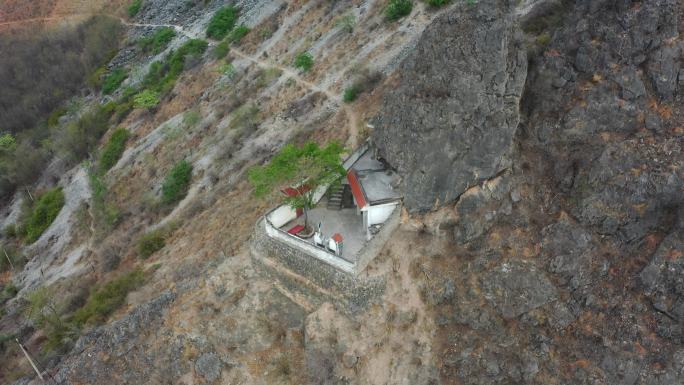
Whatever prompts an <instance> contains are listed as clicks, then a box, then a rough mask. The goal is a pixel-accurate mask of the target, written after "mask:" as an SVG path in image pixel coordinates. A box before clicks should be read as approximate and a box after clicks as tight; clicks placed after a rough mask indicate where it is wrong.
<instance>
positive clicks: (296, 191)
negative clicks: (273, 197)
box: [280, 185, 311, 197]
mask: <svg viewBox="0 0 684 385" xmlns="http://www.w3.org/2000/svg"><path fill="white" fill-rule="evenodd" d="M309 190H311V187H309V186H308V185H303V186H299V187H297V188H292V187H286V188H284V189H282V190H280V192H282V193H283V194H285V195H287V196H289V197H296V196H297V195H301V194H304V193H305V192H307V191H309Z"/></svg>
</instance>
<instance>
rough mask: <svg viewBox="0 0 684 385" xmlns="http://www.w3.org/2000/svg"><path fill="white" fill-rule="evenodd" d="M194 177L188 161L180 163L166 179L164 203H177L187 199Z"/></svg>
mask: <svg viewBox="0 0 684 385" xmlns="http://www.w3.org/2000/svg"><path fill="white" fill-rule="evenodd" d="M191 177H192V165H191V164H190V163H188V162H187V161H186V160H181V161H180V162H178V163H177V164H176V165H175V166H173V168H172V169H171V171H170V172H169V174H168V175H167V176H166V178H165V179H164V183H163V184H162V202H163V203H165V204H169V203H174V202H177V201H179V200H181V199H183V198H184V197H185V194H186V193H187V189H188V185H189V184H190V179H191Z"/></svg>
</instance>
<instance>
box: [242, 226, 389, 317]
mask: <svg viewBox="0 0 684 385" xmlns="http://www.w3.org/2000/svg"><path fill="white" fill-rule="evenodd" d="M255 230H256V231H255V234H254V237H253V239H252V245H251V247H252V256H253V258H255V259H258V258H269V259H271V260H274V261H275V262H277V263H278V264H279V265H281V266H283V267H284V268H287V269H288V270H290V271H292V272H293V273H294V274H296V275H300V276H302V277H304V278H306V279H308V280H310V281H311V282H312V283H313V284H315V285H317V286H319V287H320V288H321V289H323V291H327V292H330V293H334V294H335V295H336V296H339V297H338V298H336V299H338V300H340V301H341V302H343V303H344V304H345V305H347V307H348V309H349V310H350V311H352V312H353V311H355V310H357V309H359V308H363V307H365V306H366V305H367V304H368V303H370V302H371V301H373V300H374V299H376V298H379V297H380V295H381V294H382V293H383V292H384V290H385V279H384V277H374V278H369V279H360V278H358V277H355V276H354V275H351V274H348V273H345V272H343V271H340V270H338V269H336V268H335V267H333V266H331V265H329V264H327V263H325V262H323V261H321V260H318V259H316V258H314V257H311V256H310V255H308V254H307V253H305V252H304V251H302V250H300V249H298V248H295V247H293V246H291V245H289V244H286V243H284V242H281V241H279V240H276V239H273V238H271V237H269V236H268V234H266V231H265V230H266V228H265V223H264V220H263V218H262V219H261V220H259V222H257V225H256V229H255ZM259 265H261V266H263V264H262V263H260V264H259ZM269 270H271V271H270V273H271V274H272V273H274V272H276V271H274V270H275V269H269ZM276 273H277V272H276ZM276 275H281V276H282V275H283V274H276ZM283 278H285V277H283ZM287 280H288V281H290V280H291V278H289V277H288V278H287ZM288 283H289V282H288ZM286 286H288V285H286ZM312 295H315V296H320V293H315V294H314V293H312Z"/></svg>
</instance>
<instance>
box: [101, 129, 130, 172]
mask: <svg viewBox="0 0 684 385" xmlns="http://www.w3.org/2000/svg"><path fill="white" fill-rule="evenodd" d="M127 140H128V130H126V129H125V128H119V129H117V130H116V131H114V132H113V133H112V137H111V138H109V141H108V142H107V144H106V145H105V146H104V148H103V149H102V155H100V163H99V165H98V166H99V167H98V169H99V171H100V172H101V173H104V172H107V171H108V170H109V169H110V168H112V167H113V166H114V165H115V164H116V162H117V161H118V160H119V158H121V154H123V152H124V149H126V141H127Z"/></svg>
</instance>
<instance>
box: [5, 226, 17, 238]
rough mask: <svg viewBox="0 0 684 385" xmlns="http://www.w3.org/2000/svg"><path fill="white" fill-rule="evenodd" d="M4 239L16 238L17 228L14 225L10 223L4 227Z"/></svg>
mask: <svg viewBox="0 0 684 385" xmlns="http://www.w3.org/2000/svg"><path fill="white" fill-rule="evenodd" d="M4 233H5V237H7V238H14V237H16V236H17V226H16V225H15V224H14V223H10V224H9V225H7V226H5V231H4Z"/></svg>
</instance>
